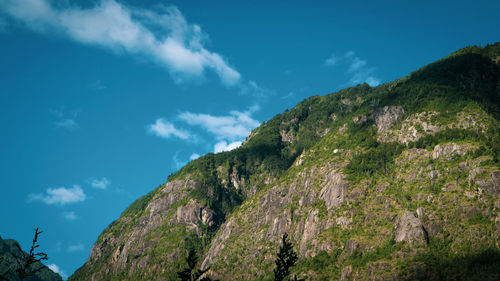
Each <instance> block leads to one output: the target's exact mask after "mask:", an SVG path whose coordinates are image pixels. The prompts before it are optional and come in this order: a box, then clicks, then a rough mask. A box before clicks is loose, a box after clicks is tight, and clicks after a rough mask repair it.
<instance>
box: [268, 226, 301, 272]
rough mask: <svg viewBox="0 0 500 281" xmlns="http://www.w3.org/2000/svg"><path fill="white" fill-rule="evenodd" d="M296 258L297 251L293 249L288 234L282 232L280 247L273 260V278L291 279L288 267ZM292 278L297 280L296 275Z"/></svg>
mask: <svg viewBox="0 0 500 281" xmlns="http://www.w3.org/2000/svg"><path fill="white" fill-rule="evenodd" d="M297 259H298V258H297V253H295V251H294V250H293V245H292V242H290V241H288V234H286V233H285V234H283V236H282V237H281V247H280V250H279V252H278V256H277V257H276V261H275V263H276V268H275V269H274V280H275V281H285V280H291V279H290V268H291V267H293V266H294V265H295V263H296V262H297ZM293 280H297V277H296V276H294V279H293Z"/></svg>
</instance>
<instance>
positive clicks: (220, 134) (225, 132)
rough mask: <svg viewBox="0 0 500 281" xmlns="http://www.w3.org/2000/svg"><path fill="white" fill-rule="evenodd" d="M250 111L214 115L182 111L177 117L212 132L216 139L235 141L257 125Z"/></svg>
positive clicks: (233, 111)
mask: <svg viewBox="0 0 500 281" xmlns="http://www.w3.org/2000/svg"><path fill="white" fill-rule="evenodd" d="M251 113H252V112H251V111H250V110H249V111H244V112H241V111H237V110H232V111H231V112H230V113H229V115H225V116H214V115H210V114H204V113H191V112H184V113H181V114H180V115H179V116H178V117H179V118H180V119H181V120H183V121H185V122H186V123H188V124H189V125H192V126H200V127H201V128H203V129H205V130H206V131H208V132H210V133H212V134H213V135H214V136H215V138H216V139H218V140H223V139H226V140H230V141H235V140H238V139H241V138H245V137H246V136H248V134H249V133H250V131H251V130H252V129H254V128H255V127H257V126H259V124H260V123H259V122H258V121H257V120H255V119H253V118H252V117H251Z"/></svg>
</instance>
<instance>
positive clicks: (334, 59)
mask: <svg viewBox="0 0 500 281" xmlns="http://www.w3.org/2000/svg"><path fill="white" fill-rule="evenodd" d="M337 60H338V58H337V57H336V56H335V55H333V54H332V55H331V56H330V57H329V58H327V59H326V60H325V62H324V64H325V65H326V66H334V65H336V64H337Z"/></svg>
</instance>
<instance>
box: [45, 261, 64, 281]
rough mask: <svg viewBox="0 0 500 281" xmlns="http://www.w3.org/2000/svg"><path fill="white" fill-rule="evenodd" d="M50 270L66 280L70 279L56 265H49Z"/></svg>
mask: <svg viewBox="0 0 500 281" xmlns="http://www.w3.org/2000/svg"><path fill="white" fill-rule="evenodd" d="M47 267H48V268H50V270H52V271H54V272H55V273H57V274H59V275H61V277H62V278H63V279H64V280H66V278H68V275H67V274H66V273H65V272H64V271H63V270H61V269H60V268H59V266H57V265H56V264H53V263H52V264H49V265H47Z"/></svg>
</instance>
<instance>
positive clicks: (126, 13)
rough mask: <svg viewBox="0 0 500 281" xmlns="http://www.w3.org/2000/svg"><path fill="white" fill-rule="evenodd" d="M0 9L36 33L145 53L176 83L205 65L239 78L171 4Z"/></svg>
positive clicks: (43, 4) (20, 3)
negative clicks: (152, 8)
mask: <svg viewBox="0 0 500 281" xmlns="http://www.w3.org/2000/svg"><path fill="white" fill-rule="evenodd" d="M0 9H1V10H4V11H5V12H6V13H7V14H9V15H10V16H12V17H13V18H16V19H18V20H20V21H22V22H24V23H25V24H26V25H27V26H28V27H30V28H32V29H33V30H36V31H38V32H43V33H46V34H50V33H53V32H58V33H60V34H63V35H66V36H68V37H70V38H72V39H73V40H75V41H77V42H81V43H84V44H89V45H94V46H100V47H104V48H107V49H110V50H112V51H114V52H117V53H128V54H130V55H134V56H136V55H139V56H146V57H148V58H150V59H151V60H152V61H154V62H156V63H158V64H159V65H161V66H163V67H165V68H166V69H168V70H169V72H170V73H171V75H172V77H173V78H174V80H175V81H178V82H182V81H184V80H186V79H190V78H191V77H201V76H203V73H204V71H205V69H210V70H212V71H214V72H215V73H216V74H217V75H218V76H219V78H220V80H221V81H222V83H223V84H225V85H235V84H237V83H238V82H239V80H240V78H241V75H240V74H239V73H238V71H236V70H235V69H234V68H232V67H231V66H229V65H228V63H227V62H226V60H225V59H224V58H223V57H222V56H221V55H219V54H217V53H214V52H210V51H208V50H207V49H206V48H205V47H204V45H203V44H204V42H205V41H206V39H207V38H208V36H207V35H206V34H205V33H204V32H203V31H202V30H201V28H200V26H198V25H195V24H190V23H188V22H187V21H186V19H185V18H184V16H183V15H182V13H181V12H180V11H179V9H177V8H176V7H174V6H170V7H165V6H162V7H160V8H159V9H157V10H155V11H152V10H142V9H134V8H132V7H129V6H126V5H123V4H120V3H118V2H116V1H115V0H101V1H98V2H97V4H96V5H95V6H93V7H91V8H87V9H84V8H80V7H77V6H75V5H66V6H65V7H62V6H61V5H59V6H58V7H57V8H56V7H54V6H52V5H51V2H50V1H49V0H4V1H1V2H0Z"/></svg>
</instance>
